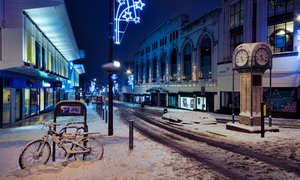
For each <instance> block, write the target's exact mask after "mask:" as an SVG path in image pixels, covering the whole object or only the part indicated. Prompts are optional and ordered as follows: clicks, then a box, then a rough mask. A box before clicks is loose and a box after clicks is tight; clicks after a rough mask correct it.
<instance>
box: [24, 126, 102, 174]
mask: <svg viewBox="0 0 300 180" xmlns="http://www.w3.org/2000/svg"><path fill="white" fill-rule="evenodd" d="M41 124H42V125H43V126H45V127H49V130H48V131H47V134H46V135H44V136H43V137H42V138H41V139H37V140H32V141H30V142H29V143H28V144H26V145H25V148H24V149H23V150H22V152H21V154H20V157H19V165H20V168H21V169H25V168H27V167H31V166H34V165H41V164H46V163H47V162H48V160H49V158H50V155H51V147H50V144H49V142H48V139H49V138H50V139H51V140H52V141H53V142H54V143H55V144H56V145H57V146H58V147H59V148H61V149H63V151H64V152H65V158H64V160H63V162H64V163H66V164H67V163H68V160H69V158H70V157H72V156H74V157H75V160H79V159H80V160H91V161H96V160H99V159H101V158H102V156H103V153H104V148H103V145H102V143H101V142H100V141H99V140H98V139H96V138H95V137H88V135H89V134H98V133H93V132H82V131H81V130H83V126H76V125H70V124H68V125H67V126H65V127H63V128H62V129H61V130H60V132H59V133H57V132H56V131H54V127H56V126H57V124H56V123H46V122H42V123H41ZM68 128H75V131H74V132H71V133H67V132H66V129H68ZM78 136H84V137H79V138H78ZM67 144H71V146H70V145H69V146H68V145H67Z"/></svg>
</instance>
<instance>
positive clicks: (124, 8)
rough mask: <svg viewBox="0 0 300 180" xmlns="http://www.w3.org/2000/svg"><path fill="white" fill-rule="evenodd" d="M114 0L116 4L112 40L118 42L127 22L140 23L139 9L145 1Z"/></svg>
mask: <svg viewBox="0 0 300 180" xmlns="http://www.w3.org/2000/svg"><path fill="white" fill-rule="evenodd" d="M116 2H117V3H118V4H117V6H116V8H117V9H116V11H115V16H114V19H115V20H114V22H115V23H114V26H115V29H114V31H115V36H114V42H115V44H120V42H121V40H122V38H123V35H124V33H125V31H126V27H127V25H128V23H129V22H134V23H135V24H137V23H140V17H139V11H142V10H143V7H144V6H145V3H143V2H142V0H116ZM123 22H125V23H123Z"/></svg>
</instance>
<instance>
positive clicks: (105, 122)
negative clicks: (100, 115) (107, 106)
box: [105, 110, 107, 123]
mask: <svg viewBox="0 0 300 180" xmlns="http://www.w3.org/2000/svg"><path fill="white" fill-rule="evenodd" d="M105 123H107V110H105Z"/></svg>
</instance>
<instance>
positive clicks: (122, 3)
mask: <svg viewBox="0 0 300 180" xmlns="http://www.w3.org/2000/svg"><path fill="white" fill-rule="evenodd" d="M117 2H118V3H119V4H120V6H122V5H124V4H125V0H117Z"/></svg>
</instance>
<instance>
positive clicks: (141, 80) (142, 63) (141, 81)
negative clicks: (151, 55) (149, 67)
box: [140, 59, 144, 83]
mask: <svg viewBox="0 0 300 180" xmlns="http://www.w3.org/2000/svg"><path fill="white" fill-rule="evenodd" d="M143 78H144V60H143V59H142V62H141V79H140V83H143Z"/></svg>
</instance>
